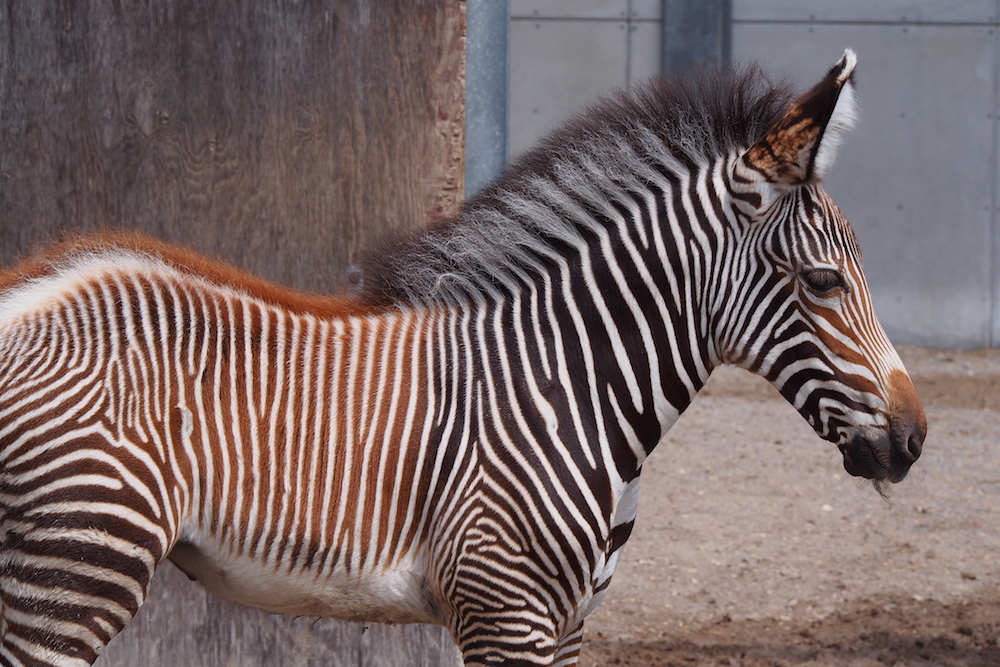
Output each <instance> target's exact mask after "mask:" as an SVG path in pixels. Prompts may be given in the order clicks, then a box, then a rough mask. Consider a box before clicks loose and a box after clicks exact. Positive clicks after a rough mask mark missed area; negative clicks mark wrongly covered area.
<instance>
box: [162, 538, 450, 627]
mask: <svg viewBox="0 0 1000 667" xmlns="http://www.w3.org/2000/svg"><path fill="white" fill-rule="evenodd" d="M169 558H170V560H172V561H173V562H174V563H175V564H176V565H177V567H178V568H180V570H181V571H182V572H184V573H185V574H187V575H188V577H190V578H192V579H194V580H196V581H198V582H199V583H200V584H201V585H203V586H204V587H205V588H207V589H208V590H209V591H211V592H212V593H215V594H217V595H220V596H222V597H224V598H227V599H229V600H233V601H234V602H239V603H241V604H245V605H247V606H250V607H256V608H258V609H263V610H265V611H270V612H274V613H279V614H291V615H305V616H324V617H328V618H338V619H342V620H345V621H361V622H373V623H434V624H438V625H440V624H442V623H443V619H442V618H441V615H440V612H439V611H438V610H437V609H436V608H435V606H434V604H433V602H432V600H431V598H430V596H429V595H428V592H427V589H426V587H425V585H424V582H425V580H424V577H423V574H422V573H421V571H420V569H419V568H418V567H416V564H415V563H412V562H410V561H408V560H407V559H404V560H403V562H401V563H398V564H396V565H395V566H394V567H393V568H392V569H382V570H379V571H377V572H364V573H362V574H360V575H358V574H348V573H346V572H344V571H342V570H336V571H334V572H332V573H322V574H320V573H318V572H317V571H315V570H294V571H291V572H289V571H287V570H286V569H283V568H279V569H278V570H277V571H275V570H274V569H272V568H271V567H269V566H265V565H263V564H262V563H260V562H259V561H257V560H254V559H251V558H248V557H246V556H237V555H233V554H231V553H228V552H227V551H226V550H224V549H221V548H220V547H219V546H218V545H214V544H212V545H205V544H204V543H202V544H200V545H198V546H195V545H194V544H193V543H192V542H181V543H178V545H177V546H176V547H174V549H173V551H171V552H170V555H169Z"/></svg>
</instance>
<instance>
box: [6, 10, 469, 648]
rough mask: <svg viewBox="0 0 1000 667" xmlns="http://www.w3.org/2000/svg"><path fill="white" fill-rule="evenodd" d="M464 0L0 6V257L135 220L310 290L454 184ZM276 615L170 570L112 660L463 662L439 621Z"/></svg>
mask: <svg viewBox="0 0 1000 667" xmlns="http://www.w3.org/2000/svg"><path fill="white" fill-rule="evenodd" d="M464 35H465V5H464V2H461V0H378V1H377V2H374V1H370V0H332V1H330V2H274V1H273V0H216V1H214V2H206V3H201V2H192V1H186V0H158V1H157V2H146V1H143V2H136V3H120V2H112V1H111V0H95V1H94V2H87V3H74V2H69V1H66V0H36V1H32V2H19V1H17V0H5V1H4V2H3V4H2V11H0V262H3V263H7V262H10V261H13V260H14V259H16V258H17V257H19V256H22V255H24V254H26V253H27V252H29V251H30V250H31V249H32V248H33V247H35V246H38V245H42V244H44V243H46V242H47V241H49V240H50V239H52V238H53V237H58V236H60V235H62V234H65V233H74V232H86V231H93V230H98V229H105V228H113V229H129V230H139V231H142V232H145V233H148V234H152V235H155V236H157V237H160V238H163V239H165V240H167V241H171V242H174V243H179V244H182V245H185V246H188V247H191V248H194V249H196V250H198V251H201V252H205V253H207V254H210V255H212V256H215V257H220V258H222V259H225V260H228V261H230V262H233V263H235V264H237V265H239V266H241V267H243V268H245V269H248V270H251V271H253V272H255V273H258V274H260V275H262V276H264V277H266V278H269V279H271V280H274V281H277V282H280V283H283V284H286V285H291V286H295V287H298V288H301V289H307V290H314V291H329V290H330V289H331V288H333V287H334V286H336V285H338V284H341V283H342V282H343V277H344V275H345V271H346V269H347V268H348V267H349V266H350V264H351V263H352V262H353V261H354V259H355V257H356V256H357V253H358V251H359V249H361V248H363V247H364V246H365V245H367V244H369V243H371V242H372V241H373V240H374V239H376V238H378V237H379V236H381V235H383V234H384V233H386V232H390V231H393V230H398V229H406V228H409V227H412V226H414V225H419V224H422V223H423V222H425V221H426V220H428V219H429V218H437V217H441V216H445V215H448V214H451V213H453V212H454V211H455V210H456V209H457V207H458V205H459V200H460V197H461V192H462V187H463V183H462V150H463V139H464V137H463V123H464V90H465V85H464V75H465V63H464V57H465V42H464V40H465V36H464ZM362 630H363V628H362V626H360V625H358V624H346V623H340V622H335V621H330V620H316V619H311V618H288V617H279V616H272V615H269V614H265V613H262V612H257V611H255V610H250V609H244V608H242V607H238V606H236V605H233V604H230V603H228V602H225V601H222V600H219V599H217V598H214V597H212V596H209V595H208V594H207V593H205V592H204V591H203V590H202V589H201V588H200V587H198V586H197V585H195V584H192V583H190V582H188V581H187V580H186V579H185V578H184V577H183V576H182V575H180V574H179V572H177V571H176V570H175V569H174V568H173V567H172V566H171V565H169V564H165V565H164V566H163V568H162V569H161V571H160V572H159V573H158V574H157V576H156V578H155V579H154V583H153V586H152V593H151V597H150V599H149V600H148V602H147V604H146V605H145V606H144V607H143V608H142V609H141V610H140V613H139V616H138V617H137V618H136V620H135V621H134V622H133V624H132V625H130V626H129V627H128V628H127V629H126V631H125V632H124V633H122V635H120V636H119V637H117V638H116V639H115V640H114V641H113V642H112V643H111V645H110V646H109V647H108V649H107V651H106V653H105V655H104V656H102V658H101V659H100V660H99V661H98V665H100V666H101V667H113V666H118V665H122V666H124V665H150V666H155V665H192V666H195V667H197V666H200V665H204V666H206V667H207V666H209V665H211V666H216V665H239V666H241V667H244V666H247V667H251V666H254V665H269V666H270V665H320V664H322V665H334V666H338V665H345V666H346V665H350V666H355V665H357V666H361V665H365V666H368V665H371V666H375V665H393V666H396V665H399V666H409V665H412V666H418V665H420V666H422V665H426V666H431V665H434V666H436V665H457V664H459V662H460V661H459V659H458V653H457V650H456V649H455V648H454V646H453V645H452V643H451V640H450V639H449V638H448V636H447V634H446V633H445V631H444V630H443V629H440V628H431V627H423V626H410V627H397V628H392V627H382V626H372V627H371V628H369V629H368V630H367V631H366V632H363V631H362Z"/></svg>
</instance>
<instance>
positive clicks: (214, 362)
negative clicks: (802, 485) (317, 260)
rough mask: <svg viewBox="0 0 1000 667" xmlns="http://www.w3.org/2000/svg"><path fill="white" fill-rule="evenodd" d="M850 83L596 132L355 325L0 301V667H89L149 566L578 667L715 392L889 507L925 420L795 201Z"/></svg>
mask: <svg viewBox="0 0 1000 667" xmlns="http://www.w3.org/2000/svg"><path fill="white" fill-rule="evenodd" d="M855 63H856V59H855V56H854V54H853V53H852V52H850V51H848V52H846V53H845V54H844V57H843V58H842V59H841V60H840V61H839V62H838V63H837V64H836V65H835V66H834V67H833V68H832V69H831V70H830V72H829V73H828V74H827V75H826V77H825V78H823V79H822V80H821V81H820V82H819V83H818V84H817V85H816V86H815V87H814V88H812V89H811V90H810V91H808V92H806V93H805V94H803V95H801V96H799V97H797V98H792V97H791V96H790V95H789V94H788V93H787V91H785V90H784V89H783V88H781V87H775V86H773V85H771V84H770V83H769V82H768V81H767V79H766V78H764V77H763V76H762V75H761V74H759V73H758V72H756V71H754V70H752V69H751V70H743V71H729V70H726V71H717V72H705V73H702V74H701V75H699V76H696V77H693V78H690V79H670V80H657V81H654V82H652V83H651V84H650V85H649V86H647V87H646V88H643V89H641V90H639V91H638V92H637V93H636V94H635V95H633V96H624V95H623V96H619V97H617V98H614V99H610V100H607V101H605V102H603V103H602V104H600V105H599V106H597V107H595V108H594V109H592V110H590V111H589V112H588V113H587V114H586V115H583V116H581V117H580V118H578V119H577V120H575V121H573V122H572V123H571V124H569V125H568V126H567V127H565V128H563V129H562V130H560V131H558V132H557V133H555V134H554V135H553V136H552V137H550V138H549V139H548V140H546V141H544V142H543V143H542V144H541V146H540V147H539V148H538V149H537V150H535V151H533V152H531V153H529V154H528V155H527V156H526V157H525V158H523V159H522V160H521V161H520V162H519V163H518V164H516V165H515V166H514V167H513V168H512V169H511V170H510V171H509V172H508V173H507V174H506V175H504V176H503V177H501V178H500V179H499V180H498V181H497V182H496V183H494V184H493V185H492V186H490V187H489V188H487V189H486V190H485V191H484V192H483V193H482V194H481V195H479V196H478V197H476V198H474V199H473V200H472V201H470V202H468V203H467V205H466V206H465V207H464V209H463V211H462V212H461V213H460V214H459V215H458V216H457V217H456V218H455V219H454V220H452V221H450V222H448V223H447V224H443V225H440V226H437V227H434V228H429V229H427V230H425V231H423V232H421V233H419V234H417V235H415V236H411V237H407V238H403V239H400V240H397V241H396V242H394V243H391V244H388V245H386V246H384V247H382V248H381V249H380V250H378V251H376V252H374V253H373V254H372V255H371V257H370V259H369V260H368V262H367V263H366V265H365V269H364V272H363V276H364V280H363V284H362V285H361V287H360V290H359V292H358V293H357V294H356V295H355V296H354V297H352V298H349V299H336V298H324V297H312V296H305V295H301V294H297V293H293V292H290V291H287V290H283V289H281V288H278V287H274V286H271V285H268V284H266V283H264V282H262V281H258V280H255V279H253V278H251V277H248V276H245V275H243V274H241V273H239V272H237V271H235V270H233V269H231V268H228V267H225V266H222V265H219V264H215V263H212V262H210V261H208V260H205V259H202V258H199V257H196V256H194V255H192V254H190V253H187V252H184V251H181V250H178V249H176V248H170V247H167V246H165V245H162V244H158V243H155V242H152V241H147V240H141V239H134V238H123V237H114V236H98V237H92V238H85V239H82V240H77V241H73V242H70V243H67V244H64V245H61V246H57V247H55V248H53V249H52V250H50V251H49V252H48V253H47V254H45V255H42V256H40V257H38V258H36V259H34V260H30V261H28V262H26V263H24V264H22V265H19V266H17V267H14V268H12V269H10V270H9V271H7V272H6V273H5V274H4V275H3V276H0V351H2V354H0V601H2V610H0V619H2V632H3V643H2V646H0V664H2V665H59V666H71V665H87V664H91V663H92V662H93V661H94V660H95V659H96V658H97V656H98V654H99V653H100V651H101V649H102V648H103V647H104V646H105V645H106V644H107V642H108V641H109V640H110V639H111V638H112V637H113V636H114V635H115V634H116V633H117V632H118V631H120V630H121V629H122V628H123V627H124V626H125V625H126V624H127V623H128V621H129V620H130V619H131V618H132V617H133V615H134V614H135V613H136V611H137V610H138V608H139V606H140V605H141V604H142V602H143V600H144V598H145V595H146V592H147V588H148V586H149V582H150V578H151V577H152V574H153V572H154V570H155V568H156V567H157V566H158V565H159V564H160V563H161V562H162V560H163V559H164V558H170V559H171V560H172V561H173V562H174V563H175V564H176V565H177V566H178V567H180V568H181V569H182V570H183V571H184V572H186V573H187V574H188V575H189V576H190V577H191V578H192V579H197V580H199V581H200V582H201V583H202V584H204V585H205V586H206V587H207V588H209V589H210V590H213V591H215V592H217V593H219V594H221V595H224V596H226V597H228V598H230V599H233V600H236V601H238V602H242V603H245V604H249V605H253V606H256V607H260V608H262V609H267V610H271V611H275V612H281V613H290V614H309V615H318V616H331V617H336V618H343V619H348V620H364V621H382V622H393V623H404V622H424V623H437V624H441V625H444V626H446V627H447V628H448V629H449V630H450V631H451V633H452V636H453V637H454V639H455V641H456V642H457V644H458V645H459V647H460V648H461V650H462V652H463V655H464V659H465V661H466V664H469V665H495V664H504V665H529V664H530V665H562V666H569V665H574V664H576V663H577V658H578V656H579V653H580V647H581V638H582V633H583V621H584V617H585V616H586V615H587V614H588V613H589V612H590V611H592V610H593V609H594V608H595V607H596V606H597V604H598V603H599V601H600V599H601V597H602V595H603V594H604V592H605V590H606V589H607V586H608V584H609V582H610V579H611V576H612V574H613V572H614V570H615V566H616V565H617V563H618V561H619V558H620V556H621V552H622V548H623V546H624V544H625V542H626V540H627V539H628V536H629V533H630V531H631V529H632V525H633V522H634V519H635V515H636V501H637V497H638V488H639V475H640V472H641V469H642V464H643V461H644V460H645V458H646V456H648V455H649V454H650V453H651V452H652V450H653V449H654V447H655V446H656V445H657V443H658V442H660V441H661V440H662V439H663V437H664V436H665V434H666V432H667V430H668V429H669V428H670V426H671V425H672V424H673V423H674V422H675V421H676V419H677V418H678V416H679V415H680V413H681V412H682V411H683V410H684V409H685V407H686V406H687V405H688V404H689V403H690V401H691V400H692V399H693V398H694V396H695V394H696V393H697V391H698V389H699V388H700V387H701V386H702V385H703V384H704V383H705V381H706V380H707V379H708V376H709V374H710V373H711V371H712V369H713V368H714V367H715V366H717V365H719V364H722V363H730V364H735V365H738V366H741V367H743V368H746V369H748V370H750V371H752V372H755V373H758V374H760V375H762V376H764V377H766V378H767V379H768V380H770V381H771V382H772V383H774V385H775V386H776V387H777V388H778V389H779V390H780V391H781V393H782V394H783V395H784V396H785V397H786V398H787V399H788V401H789V402H790V403H791V404H792V405H793V406H794V407H795V408H796V409H798V410H799V412H801V413H802V415H803V416H804V417H805V418H806V419H807V420H808V421H809V423H810V424H811V425H812V426H813V428H814V429H815V430H816V432H817V433H818V434H819V435H820V436H821V437H823V438H825V439H827V440H829V441H831V442H833V443H835V444H836V445H837V446H838V447H839V448H840V450H841V451H842V452H843V457H844V465H845V467H846V469H847V470H848V471H849V472H850V473H851V474H854V475H860V476H864V477H867V478H870V479H873V480H874V481H875V482H876V483H877V484H881V483H884V482H886V481H888V482H898V481H900V480H901V479H903V477H904V476H905V475H906V473H907V471H908V469H909V467H910V465H911V464H912V463H913V462H914V461H915V460H916V459H917V457H918V456H919V455H920V450H921V447H922V443H923V439H924V436H925V432H926V425H925V421H924V415H923V410H922V408H921V405H920V402H919V400H918V398H917V396H916V393H915V391H914V389H913V385H912V383H911V382H910V380H909V377H908V376H907V374H906V372H905V370H904V369H903V365H902V363H901V362H900V360H899V357H898V356H897V355H896V353H895V351H894V350H893V348H892V346H891V344H890V343H889V341H888V340H887V339H886V337H885V334H884V333H883V331H882V329H881V327H880V326H879V324H878V321H877V320H876V318H875V315H874V312H873V310H872V305H871V301H870V298H869V294H868V290H867V287H866V284H865V281H864V277H863V275H862V270H861V257H860V251H859V249H858V247H857V243H856V242H855V239H854V236H853V234H852V232H851V230H850V227H849V226H848V224H847V222H846V220H845V219H844V217H843V215H842V214H841V212H840V211H839V209H838V208H837V207H836V206H835V205H834V204H833V202H832V201H831V200H830V198H829V197H828V196H827V195H826V193H825V192H824V191H823V190H822V188H821V187H820V185H819V183H820V181H821V179H822V178H823V176H824V175H825V174H826V173H827V172H828V170H829V169H830V167H831V165H832V163H833V158H834V154H835V151H836V147H837V143H838V142H839V141H840V139H841V136H842V134H843V133H844V131H846V130H847V129H848V128H849V126H850V125H851V123H852V121H853V117H854V89H853V83H852V76H853V72H854V68H855Z"/></svg>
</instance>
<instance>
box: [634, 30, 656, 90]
mask: <svg viewBox="0 0 1000 667" xmlns="http://www.w3.org/2000/svg"><path fill="white" fill-rule="evenodd" d="M631 30H632V38H631V40H630V41H629V81H628V83H629V85H630V86H631V85H635V84H637V83H642V82H644V81H646V80H647V79H649V77H651V76H655V75H657V74H659V73H660V60H661V58H660V52H661V45H662V44H663V28H662V27H661V26H660V24H659V22H656V21H636V22H634V23H632V28H631Z"/></svg>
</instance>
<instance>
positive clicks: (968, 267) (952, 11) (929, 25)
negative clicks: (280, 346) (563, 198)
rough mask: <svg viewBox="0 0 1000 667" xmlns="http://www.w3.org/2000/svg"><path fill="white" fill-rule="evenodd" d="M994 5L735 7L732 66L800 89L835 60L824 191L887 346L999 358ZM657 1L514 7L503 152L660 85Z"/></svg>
mask: <svg viewBox="0 0 1000 667" xmlns="http://www.w3.org/2000/svg"><path fill="white" fill-rule="evenodd" d="M998 5H1000V2H998V0H962V1H960V0H911V1H905V0H880V1H879V2H872V1H871V0H733V20H734V25H733V41H732V53H733V58H734V59H735V60H738V61H742V60H757V61H760V62H761V63H762V64H763V65H764V66H765V67H766V68H767V69H768V70H769V71H771V72H773V73H775V74H777V75H779V76H787V77H788V78H790V79H791V80H792V81H793V82H795V83H796V84H797V85H798V86H800V87H802V88H805V87H808V86H809V85H811V84H812V83H814V82H815V81H817V80H818V79H819V78H820V76H822V74H823V73H824V72H825V70H826V68H828V67H829V66H830V65H831V64H832V63H833V62H834V61H835V60H836V59H837V58H839V57H840V54H841V53H842V52H843V49H844V48H845V47H851V48H853V49H855V51H857V53H858V57H859V62H860V64H859V69H858V87H859V93H860V98H861V109H862V115H861V122H860V124H859V126H858V128H857V129H856V130H855V131H854V133H853V134H852V136H850V137H849V138H848V140H847V141H846V142H845V144H844V146H843V148H842V150H841V153H840V156H839V158H838V161H837V164H836V166H835V167H834V169H833V172H832V174H831V176H830V177H829V179H828V180H827V182H826V187H827V190H828V191H829V192H830V193H831V194H832V195H833V197H834V199H835V200H836V201H837V203H838V204H839V205H840V206H841V208H842V209H843V210H844V212H845V213H846V214H847V216H848V218H849V219H850V220H851V222H852V224H853V225H854V228H855V230H856V232H857V234H858V237H859V239H860V242H861V246H862V249H863V251H864V258H865V269H866V272H867V275H868V279H869V283H870V284H871V288H872V291H873V294H874V298H875V305H876V309H877V311H878V313H879V317H880V319H881V321H882V323H883V325H884V326H885V328H886V330H887V331H888V333H889V335H890V337H891V338H892V339H893V341H895V342H897V343H917V344H921V345H928V346H932V347H942V348H972V347H985V346H998V345H1000V271H998V267H1000V234H998V232H997V229H998V225H1000V222H998V214H997V201H996V192H997V188H998V173H997V155H998V140H997V136H998V133H997V118H996V115H997V102H998V86H997V79H998V75H1000V66H998V61H1000V43H998V32H997V28H998V27H1000V25H998V20H997V18H998V16H1000V6H998ZM661 30H662V11H661V9H660V2H659V0H642V1H640V0H631V1H629V0H592V1H586V2H583V1H580V0H514V1H513V4H512V16H511V93H510V105H511V109H510V118H511V139H510V141H511V150H512V153H514V154H516V153H517V152H520V151H521V150H523V149H524V148H526V147H527V146H529V145H530V144H531V143H532V142H533V141H534V140H535V139H536V138H537V137H538V136H539V135H540V134H542V133H544V132H545V131H546V130H547V129H549V128H551V126H552V125H554V124H555V123H556V122H557V120H558V119H560V118H563V117H565V116H566V115H568V114H570V113H572V112H573V111H574V110H577V109H578V108H579V107H580V106H581V105H583V104H585V103H586V101H587V100H590V99H592V98H593V96H594V95H597V94H600V93H601V92H607V91H608V90H610V89H612V88H614V87H621V86H627V85H629V84H630V83H634V82H635V81H638V80H641V79H642V78H645V77H646V76H648V75H650V74H653V73H655V72H656V71H657V70H658V67H659V56H660V50H661V41H660V40H661V37H660V35H661Z"/></svg>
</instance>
